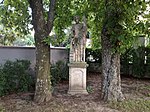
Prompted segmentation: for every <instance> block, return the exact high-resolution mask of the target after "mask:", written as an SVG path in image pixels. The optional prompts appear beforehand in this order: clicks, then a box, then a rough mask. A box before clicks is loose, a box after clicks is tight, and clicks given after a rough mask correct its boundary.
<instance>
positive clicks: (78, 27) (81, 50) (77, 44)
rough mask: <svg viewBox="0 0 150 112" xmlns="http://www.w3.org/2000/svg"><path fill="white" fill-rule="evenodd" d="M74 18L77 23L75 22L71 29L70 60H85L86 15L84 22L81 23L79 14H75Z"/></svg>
mask: <svg viewBox="0 0 150 112" xmlns="http://www.w3.org/2000/svg"><path fill="white" fill-rule="evenodd" d="M74 20H75V24H73V26H72V29H71V31H72V38H71V45H70V62H82V61H85V46H86V35H87V26H86V23H85V17H84V18H83V22H82V23H80V18H79V16H75V17H74Z"/></svg>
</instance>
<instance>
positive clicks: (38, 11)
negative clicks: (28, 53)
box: [28, 0, 56, 103]
mask: <svg viewBox="0 0 150 112" xmlns="http://www.w3.org/2000/svg"><path fill="white" fill-rule="evenodd" d="M28 1H29V4H30V7H31V9H32V22H33V27H34V31H35V34H34V38H35V46H36V76H37V81H36V88H35V95H34V101H35V102H36V103H43V102H46V101H48V100H50V99H51V96H52V95H51V81H50V46H49V45H48V44H47V43H45V42H44V39H45V38H46V37H47V36H48V35H49V33H50V32H51V30H52V27H53V21H54V13H55V11H54V9H55V2H56V0H51V2H50V5H49V7H50V8H49V12H48V15H49V16H48V18H47V20H46V19H45V17H44V9H43V3H42V2H43V1H42V0H28Z"/></svg>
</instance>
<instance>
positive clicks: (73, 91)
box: [68, 90, 88, 95]
mask: <svg viewBox="0 0 150 112" xmlns="http://www.w3.org/2000/svg"><path fill="white" fill-rule="evenodd" d="M68 94H71V95H75V94H88V92H87V90H69V91H68Z"/></svg>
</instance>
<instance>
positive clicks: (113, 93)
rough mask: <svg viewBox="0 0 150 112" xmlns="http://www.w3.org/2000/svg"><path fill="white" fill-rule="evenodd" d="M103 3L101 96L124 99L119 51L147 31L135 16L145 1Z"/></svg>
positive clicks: (123, 0)
mask: <svg viewBox="0 0 150 112" xmlns="http://www.w3.org/2000/svg"><path fill="white" fill-rule="evenodd" d="M104 6H105V13H104V14H105V15H104V19H103V27H102V33H101V38H102V99H103V100H105V101H110V100H115V101H118V100H122V99H124V97H123V95H122V91H121V81H120V53H121V52H123V51H125V49H126V48H128V46H129V43H132V42H133V40H134V39H135V38H136V39H138V38H137V37H139V34H141V33H145V34H146V32H147V31H148V27H142V28H141V26H142V25H144V23H142V22H141V21H139V20H138V19H137V17H138V16H139V15H140V13H141V14H142V13H143V12H144V11H145V10H146V2H145V1H141V0H137V1H130V0H129V1H126V0H105V3H104ZM137 21H139V22H138V23H137ZM138 24H140V27H139V26H138ZM145 26H147V25H146V24H145ZM130 45H132V44H130Z"/></svg>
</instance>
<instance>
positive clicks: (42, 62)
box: [34, 33, 51, 103]
mask: <svg viewBox="0 0 150 112" xmlns="http://www.w3.org/2000/svg"><path fill="white" fill-rule="evenodd" d="M35 42H36V75H37V81H36V89H35V96H34V101H35V102H37V103H42V102H46V101H49V100H50V99H51V91H50V89H51V83H50V47H49V45H47V44H46V43H44V42H42V40H41V39H40V37H39V35H36V33H35Z"/></svg>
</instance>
